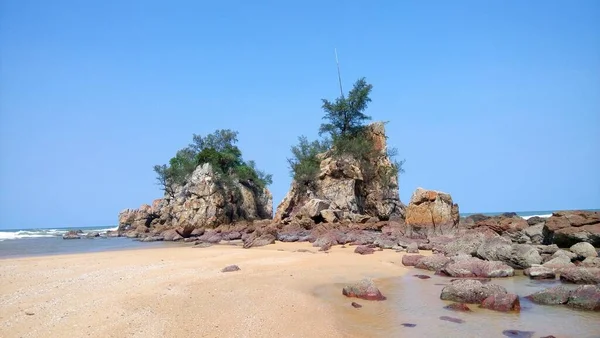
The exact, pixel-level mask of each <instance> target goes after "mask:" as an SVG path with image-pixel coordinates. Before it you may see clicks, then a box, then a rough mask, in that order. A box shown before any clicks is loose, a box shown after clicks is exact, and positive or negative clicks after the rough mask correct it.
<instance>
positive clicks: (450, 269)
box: [419, 257, 515, 278]
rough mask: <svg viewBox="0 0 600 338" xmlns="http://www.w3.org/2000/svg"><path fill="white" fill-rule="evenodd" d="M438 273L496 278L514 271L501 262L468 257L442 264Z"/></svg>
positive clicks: (452, 275)
mask: <svg viewBox="0 0 600 338" xmlns="http://www.w3.org/2000/svg"><path fill="white" fill-rule="evenodd" d="M419 263H420V261H419ZM439 273H441V274H444V275H446V276H450V277H485V278H498V277H510V276H513V275H514V273H515V272H514V269H513V268H512V267H510V266H508V265H506V264H504V263H502V262H498V261H484V260H481V259H479V258H475V257H469V258H464V259H459V260H454V261H452V262H450V263H448V264H446V265H444V266H443V267H442V268H441V269H439Z"/></svg>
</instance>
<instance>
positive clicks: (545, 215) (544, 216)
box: [521, 214, 552, 219]
mask: <svg viewBox="0 0 600 338" xmlns="http://www.w3.org/2000/svg"><path fill="white" fill-rule="evenodd" d="M550 216H552V214H544V215H529V216H521V217H523V218H524V219H530V218H532V217H541V218H548V217H550Z"/></svg>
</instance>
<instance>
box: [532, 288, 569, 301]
mask: <svg viewBox="0 0 600 338" xmlns="http://www.w3.org/2000/svg"><path fill="white" fill-rule="evenodd" d="M571 292H572V289H569V288H567V287H565V286H564V285H558V286H555V287H552V288H549V289H545V290H541V291H538V292H536V293H534V294H531V295H529V296H527V297H525V298H527V299H529V300H531V301H532V302H534V303H537V304H543V305H558V304H566V303H567V301H568V300H569V296H570V295H571Z"/></svg>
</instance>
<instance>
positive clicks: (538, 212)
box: [460, 209, 600, 219]
mask: <svg viewBox="0 0 600 338" xmlns="http://www.w3.org/2000/svg"><path fill="white" fill-rule="evenodd" d="M580 210H585V211H600V209H580ZM557 211H561V210H536V211H516V214H517V215H519V216H521V217H523V218H524V219H529V218H531V217H536V216H537V217H542V218H548V217H550V216H552V213H554V212H557ZM505 212H512V211H501V212H471V213H460V216H461V217H467V216H470V215H475V214H482V215H486V216H498V215H502V214H503V213H505Z"/></svg>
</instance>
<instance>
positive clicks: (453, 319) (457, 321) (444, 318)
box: [440, 316, 465, 324]
mask: <svg viewBox="0 0 600 338" xmlns="http://www.w3.org/2000/svg"><path fill="white" fill-rule="evenodd" d="M440 319H441V320H445V321H448V322H452V323H458V324H462V323H464V322H465V321H464V320H462V319H459V318H454V317H448V316H441V317H440Z"/></svg>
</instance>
